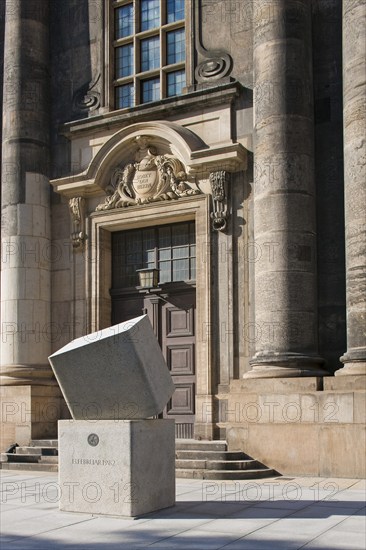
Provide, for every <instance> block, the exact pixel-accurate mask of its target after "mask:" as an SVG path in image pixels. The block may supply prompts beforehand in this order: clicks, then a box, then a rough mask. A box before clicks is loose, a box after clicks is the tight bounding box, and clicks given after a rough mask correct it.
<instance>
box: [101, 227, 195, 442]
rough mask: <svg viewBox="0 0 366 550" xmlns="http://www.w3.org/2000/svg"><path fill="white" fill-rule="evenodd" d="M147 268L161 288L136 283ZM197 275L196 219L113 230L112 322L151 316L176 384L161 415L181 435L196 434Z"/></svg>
mask: <svg viewBox="0 0 366 550" xmlns="http://www.w3.org/2000/svg"><path fill="white" fill-rule="evenodd" d="M144 268H157V269H158V270H159V287H158V288H157V289H149V290H148V291H147V290H142V289H139V288H138V287H139V277H138V270H139V269H144ZM195 280H196V245H195V224H194V222H193V221H189V222H184V223H177V224H171V225H161V226H159V227H148V228H142V229H133V230H130V231H121V232H118V233H114V234H113V235H112V289H111V291H110V292H111V297H112V323H113V324H115V323H120V322H123V321H126V320H128V319H131V318H132V317H137V316H139V315H141V314H142V312H145V313H147V314H148V315H149V318H150V321H151V324H152V325H153V328H154V331H155V334H156V336H157V338H158V341H159V344H160V346H161V348H162V351H163V354H164V357H165V359H166V362H167V365H168V367H169V369H170V372H171V375H172V378H173V382H174V384H175V387H176V390H175V392H174V395H173V396H172V398H171V400H170V401H169V403H168V404H167V407H166V408H165V410H164V413H163V416H164V417H165V418H174V419H175V423H176V436H177V437H182V438H193V435H194V434H193V426H194V414H195V409H194V408H195V331H196V327H195V311H196V291H195Z"/></svg>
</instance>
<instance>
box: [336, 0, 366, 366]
mask: <svg viewBox="0 0 366 550" xmlns="http://www.w3.org/2000/svg"><path fill="white" fill-rule="evenodd" d="M365 32H366V5H365V2H364V0H352V1H351V0H344V1H343V134H344V193H345V226H346V227H345V231H346V296H347V352H346V353H345V355H343V357H341V361H342V362H343V363H344V364H345V366H344V368H343V369H341V370H339V371H337V372H336V374H337V375H339V374H366V225H365V218H366V214H365V209H366V161H365V157H366V153H365V128H366V58H365V54H366V40H365Z"/></svg>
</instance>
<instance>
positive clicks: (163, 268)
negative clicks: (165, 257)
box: [159, 262, 172, 283]
mask: <svg viewBox="0 0 366 550" xmlns="http://www.w3.org/2000/svg"><path fill="white" fill-rule="evenodd" d="M171 280H172V276H171V262H160V263H159V283H170V282H171Z"/></svg>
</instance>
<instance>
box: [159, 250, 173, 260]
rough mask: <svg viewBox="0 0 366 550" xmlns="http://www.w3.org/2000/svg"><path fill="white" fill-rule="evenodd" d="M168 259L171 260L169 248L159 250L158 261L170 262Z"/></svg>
mask: <svg viewBox="0 0 366 550" xmlns="http://www.w3.org/2000/svg"><path fill="white" fill-rule="evenodd" d="M170 258H171V249H170V248H161V249H160V250H159V260H170Z"/></svg>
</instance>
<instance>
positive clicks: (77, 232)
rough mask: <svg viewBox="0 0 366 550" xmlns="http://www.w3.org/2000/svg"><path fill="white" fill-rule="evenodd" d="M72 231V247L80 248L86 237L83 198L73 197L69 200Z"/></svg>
mask: <svg viewBox="0 0 366 550" xmlns="http://www.w3.org/2000/svg"><path fill="white" fill-rule="evenodd" d="M69 209H70V215H71V223H72V232H71V242H72V246H73V248H81V247H82V246H83V243H84V241H85V239H86V235H85V229H84V227H85V199H83V198H82V197H74V198H72V199H70V200H69Z"/></svg>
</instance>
